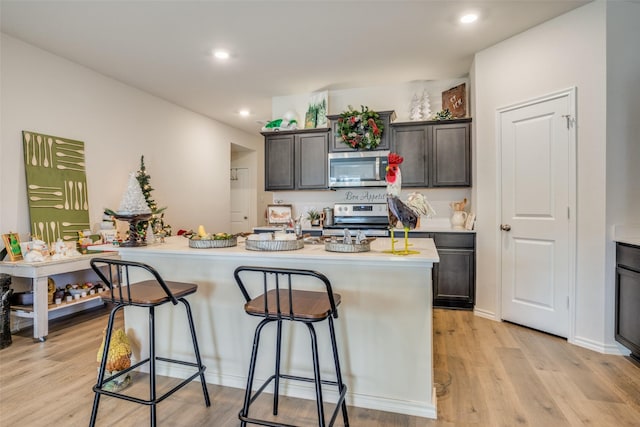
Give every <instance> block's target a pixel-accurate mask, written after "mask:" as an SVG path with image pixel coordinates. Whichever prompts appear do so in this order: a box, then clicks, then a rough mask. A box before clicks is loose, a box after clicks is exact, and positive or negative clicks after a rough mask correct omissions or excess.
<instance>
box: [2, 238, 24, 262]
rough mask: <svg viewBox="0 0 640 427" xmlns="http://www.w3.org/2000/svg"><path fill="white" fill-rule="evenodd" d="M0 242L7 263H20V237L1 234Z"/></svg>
mask: <svg viewBox="0 0 640 427" xmlns="http://www.w3.org/2000/svg"><path fill="white" fill-rule="evenodd" d="M2 241H3V242H4V247H5V248H6V250H7V255H9V261H12V262H13V261H20V260H21V259H22V249H21V248H20V236H19V235H18V233H12V232H9V233H7V234H3V235H2ZM0 261H2V260H0Z"/></svg>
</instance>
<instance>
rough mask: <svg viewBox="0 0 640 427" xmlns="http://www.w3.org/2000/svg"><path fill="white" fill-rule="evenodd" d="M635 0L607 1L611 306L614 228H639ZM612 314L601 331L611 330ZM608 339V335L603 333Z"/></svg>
mask: <svg viewBox="0 0 640 427" xmlns="http://www.w3.org/2000/svg"><path fill="white" fill-rule="evenodd" d="M638 22H640V3H637V2H636V3H630V2H609V3H607V165H606V166H607V203H606V215H607V239H606V245H607V246H606V250H607V269H606V288H605V296H606V300H605V301H606V307H607V310H608V312H611V311H613V310H614V308H615V262H614V260H615V243H614V241H613V231H614V227H615V226H617V225H636V226H638V227H640V215H639V213H640V167H638V165H639V163H640V120H638V118H639V117H640V49H639V48H638V41H639V40H640V26H639V25H638ZM614 320H615V319H614V317H613V316H607V317H606V331H607V332H608V334H609V335H611V334H613V332H614V330H615V322H614ZM609 338H610V336H609Z"/></svg>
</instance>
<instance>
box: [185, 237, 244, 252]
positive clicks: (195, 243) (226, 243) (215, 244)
mask: <svg viewBox="0 0 640 427" xmlns="http://www.w3.org/2000/svg"><path fill="white" fill-rule="evenodd" d="M237 244H238V238H237V237H232V238H231V239H222V240H213V239H211V240H193V239H189V247H190V248H196V249H209V248H230V247H232V246H236V245H237Z"/></svg>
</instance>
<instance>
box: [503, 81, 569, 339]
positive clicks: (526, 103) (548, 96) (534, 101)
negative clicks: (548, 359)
mask: <svg viewBox="0 0 640 427" xmlns="http://www.w3.org/2000/svg"><path fill="white" fill-rule="evenodd" d="M563 97H568V100H569V117H568V118H567V123H568V124H569V164H568V165H567V167H568V170H567V173H568V184H569V188H568V197H569V200H568V204H569V223H568V227H569V230H568V239H569V241H568V242H567V249H568V258H569V259H568V263H569V266H568V271H569V277H568V280H569V283H568V291H569V301H568V304H569V319H568V326H569V328H568V334H567V335H568V336H567V341H568V342H570V343H572V342H574V338H575V315H576V274H577V272H576V253H577V214H578V211H577V202H576V201H577V191H578V187H577V146H578V145H577V126H578V120H577V107H576V102H577V88H576V87H575V86H571V87H569V88H567V89H564V90H560V91H557V92H552V93H548V94H546V95H542V96H539V97H535V98H530V99H527V100H525V101H520V102H517V103H514V104H510V105H507V106H504V107H501V108H498V109H497V110H496V121H495V132H496V133H495V135H496V178H497V179H496V195H497V196H496V227H495V238H496V242H497V246H498V248H497V254H498V256H497V262H496V281H497V283H496V295H495V301H496V317H497V319H496V320H500V321H502V286H503V283H502V231H501V230H500V224H502V132H501V127H502V122H501V117H502V114H504V113H506V112H509V111H512V110H515V109H518V108H522V107H527V106H530V105H534V104H538V103H540V102H545V101H550V100H552V99H556V98H563Z"/></svg>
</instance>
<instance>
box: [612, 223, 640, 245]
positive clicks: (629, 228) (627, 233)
mask: <svg viewBox="0 0 640 427" xmlns="http://www.w3.org/2000/svg"><path fill="white" fill-rule="evenodd" d="M614 230H615V231H614V233H613V240H614V241H616V242H619V243H626V244H629V245H634V246H640V225H616V226H615V229H614Z"/></svg>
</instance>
